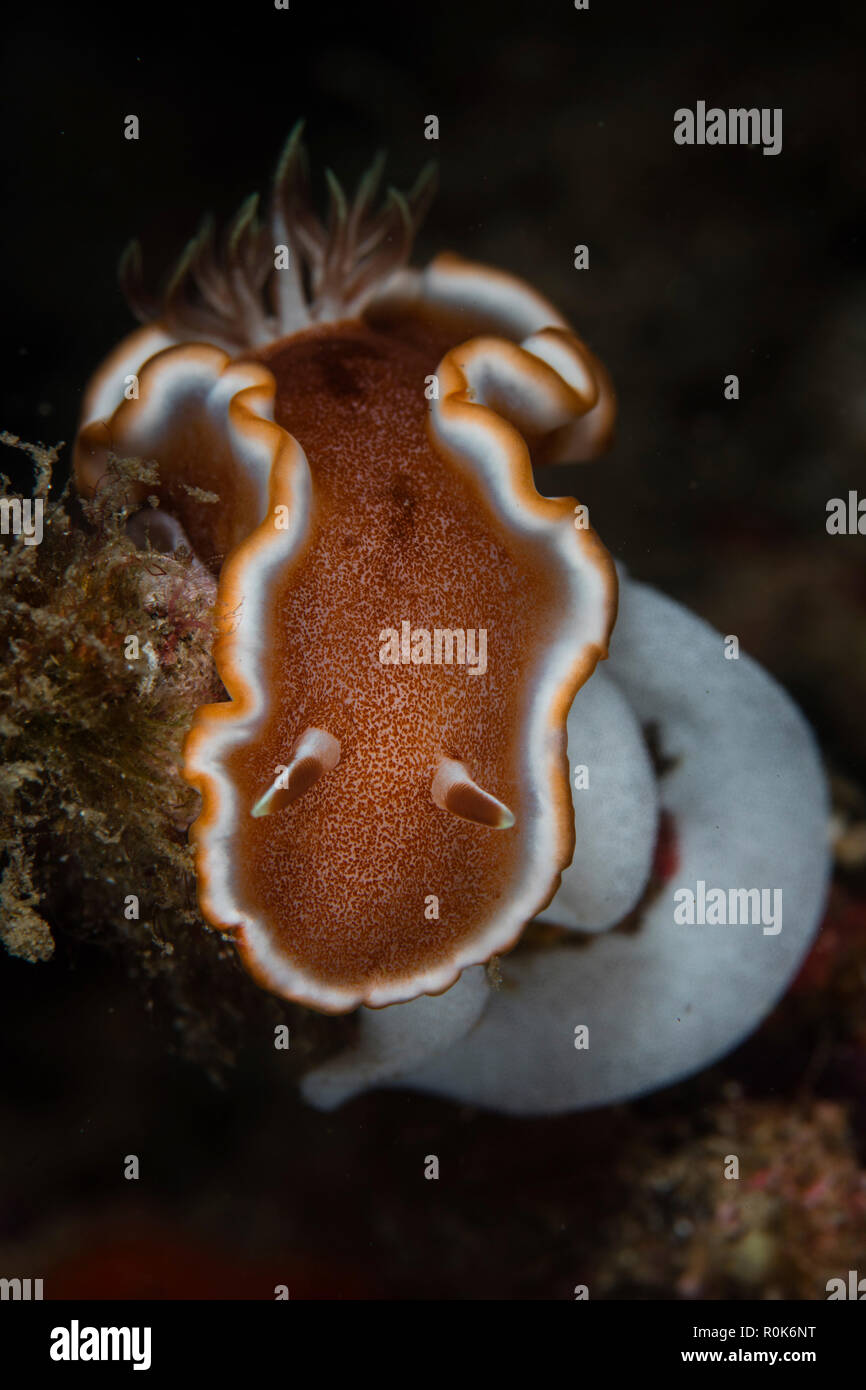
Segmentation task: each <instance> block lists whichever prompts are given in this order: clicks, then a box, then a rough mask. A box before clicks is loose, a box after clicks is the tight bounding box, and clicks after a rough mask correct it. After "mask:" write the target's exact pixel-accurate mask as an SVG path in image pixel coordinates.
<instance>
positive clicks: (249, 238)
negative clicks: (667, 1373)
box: [75, 132, 829, 1115]
mask: <svg viewBox="0 0 866 1390" xmlns="http://www.w3.org/2000/svg"><path fill="white" fill-rule="evenodd" d="M380 174H381V163H380V162H379V163H377V165H376V166H374V169H373V170H372V171H371V173H370V174H369V175H368V176H367V177H366V178H365V179H364V180H362V183H361V185H360V188H359V190H358V193H357V196H356V198H355V199H354V201H353V202H352V203H351V204H349V203H348V202H347V201H346V199H345V197H344V195H343V193H342V191H341V189H340V187H339V185H338V184H337V183H336V182H335V180H334V179H333V178H330V177H329V188H330V212H329V217H328V221H327V225H322V223H320V222H319V220H318V219H317V218H316V217H315V215H314V214H313V212H312V210H311V203H310V197H309V182H308V175H307V168H306V159H305V155H304V152H303V148H302V146H301V143H300V136H299V133H298V132H295V134H294V135H293V136H292V138H291V139H290V141H289V144H288V146H287V148H286V151H285V153H284V155H283V158H282V160H281V162H280V166H279V169H278V172H277V178H276V181H275V185H274V191H273V196H272V200H271V204H270V208H269V211H268V214H267V217H266V218H265V219H264V221H260V220H259V216H258V213H257V209H256V205H255V203H254V202H253V201H250V202H249V203H247V204H245V205H244V207H243V208H242V209H241V212H240V213H239V215H238V217H237V219H236V220H235V222H234V224H233V226H232V228H231V230H230V233H229V236H228V238H227V239H226V241H225V242H224V243H221V244H218V243H217V241H216V239H215V237H214V233H213V228H212V226H211V224H210V223H206V224H205V226H204V227H203V229H202V231H201V232H200V233H199V235H198V236H197V237H196V238H195V239H194V240H193V242H192V243H191V244H190V246H189V248H188V250H187V252H186V254H185V256H184V257H183V258H182V260H181V262H180V265H179V266H178V268H177V271H176V272H175V274H174V275H173V277H172V279H171V281H170V284H169V287H168V289H167V291H166V293H165V295H164V296H163V297H162V298H161V299H159V300H157V301H152V300H148V299H147V298H146V296H144V294H143V292H142V288H141V283H140V259H139V256H138V253H137V251H136V250H133V251H131V252H130V253H129V254H128V255H127V257H126V258H125V261H124V264H123V278H124V282H125V285H126V289H127V293H128V295H129V297H130V299H131V301H132V302H133V304H134V305H135V306H136V307H137V310H138V313H139V317H140V318H141V319H142V320H143V326H142V327H141V328H140V329H138V330H137V332H135V333H133V334H132V335H130V337H129V338H127V339H126V340H125V341H124V342H123V343H121V345H120V346H119V347H118V348H117V349H116V350H115V352H114V353H112V354H111V356H110V357H109V358H108V359H107V361H106V362H105V363H104V364H103V366H102V367H101V368H100V369H99V371H98V372H97V373H96V376H95V378H94V380H93V382H92V384H91V386H90V387H89V389H88V391H87V394H86V397H85V402H84V409H83V418H82V427H81V430H80V434H79V438H78V442H77V446H76V455H75V471H76V478H77V482H78V486H79V488H80V489H81V491H82V492H83V493H85V494H92V493H93V492H94V491H95V490H96V489H98V488H99V486H100V483H101V480H102V478H103V476H104V474H105V471H106V469H107V467H108V465H109V460H110V455H111V454H112V453H113V454H115V455H121V456H131V457H142V458H145V459H153V460H155V461H156V462H157V463H158V465H159V478H160V482H159V484H152V483H148V484H147V485H146V486H145V485H143V486H141V487H140V489H139V490H138V491H137V492H133V493H132V495H131V497H130V501H131V503H132V504H133V505H135V504H140V506H141V510H140V511H139V512H138V513H137V514H136V515H135V516H133V518H132V520H131V522H130V534H131V535H132V536H134V537H135V538H136V539H137V540H138V541H142V540H145V539H147V538H149V539H150V541H151V543H152V544H154V545H158V546H161V547H163V548H172V547H176V546H178V545H180V544H185V545H188V546H189V547H190V548H191V549H192V550H193V551H194V553H195V555H196V557H197V560H198V562H199V563H200V564H204V565H208V566H209V567H210V569H211V571H212V572H213V574H214V575H216V576H218V579H217V593H218V600H219V605H220V612H221V614H222V618H221V630H220V634H219V637H218V640H217V643H216V647H215V659H216V662H217V668H218V671H219V673H220V675H221V677H222V680H223V683H224V685H225V688H226V692H227V696H228V698H227V700H226V701H225V702H224V703H222V704H217V705H211V706H208V707H206V708H204V709H201V710H199V711H197V713H196V715H195V718H194V721H193V726H192V729H191V732H190V735H189V737H188V740H187V744H186V752H185V774H186V776H187V777H188V778H189V780H190V781H191V782H192V783H193V784H194V785H195V786H197V787H198V788H199V790H200V791H201V795H202V810H201V814H200V816H199V818H198V820H197V821H196V822H195V824H194V825H193V827H192V836H193V839H194V843H195V850H196V869H197V877H198V889H199V897H200V902H201V906H202V909H203V912H204V915H205V916H206V917H207V919H208V920H209V921H210V922H211V923H212V924H213V925H214V926H216V927H217V928H219V929H221V930H223V931H225V932H227V933H230V934H232V935H233V936H234V939H235V941H236V942H237V945H238V947H239V950H240V951H241V953H242V956H243V958H244V960H245V962H246V964H247V966H248V968H249V969H250V970H251V972H252V973H253V974H254V975H255V976H256V978H258V979H259V980H260V981H261V982H262V983H263V984H264V985H265V986H267V987H268V988H269V989H271V990H273V991H275V992H277V993H279V994H282V995H284V996H286V997H289V998H292V999H296V1000H299V1001H302V1002H303V1003H306V1004H308V1005H310V1006H312V1007H314V1008H317V1009H319V1010H322V1011H325V1012H329V1011H330V1012H337V1011H345V1010H349V1009H352V1008H354V1007H355V1006H356V1005H358V1004H365V1005H369V1006H371V1007H368V1008H362V1009H361V1010H360V1011H359V1017H360V1026H359V1028H358V1030H357V1036H356V1039H355V1041H354V1042H353V1044H352V1046H351V1047H349V1048H348V1049H347V1050H346V1051H344V1052H342V1053H340V1054H338V1055H337V1056H335V1057H332V1058H331V1059H329V1060H328V1061H326V1062H325V1063H323V1064H322V1065H320V1066H318V1067H316V1068H314V1069H313V1070H312V1071H310V1072H309V1073H308V1074H307V1076H306V1077H305V1078H304V1082H303V1093H304V1095H305V1097H306V1098H307V1100H308V1101H310V1102H311V1103H312V1104H314V1105H316V1106H319V1107H321V1108H323V1109H328V1108H332V1107H334V1106H336V1105H339V1104H341V1103H342V1102H343V1101H345V1100H346V1099H348V1098H349V1097H351V1096H353V1095H356V1094H358V1093H360V1092H363V1091H364V1090H366V1089H368V1088H370V1087H376V1086H410V1087H413V1088H415V1089H417V1090H421V1091H427V1092H431V1093H433V1094H439V1095H443V1096H447V1097H451V1098H453V1099H459V1100H463V1101H467V1102H471V1103H475V1104H479V1105H486V1106H490V1107H493V1108H495V1109H497V1110H500V1111H506V1112H510V1113H513V1114H519V1115H532V1114H552V1113H556V1112H558V1111H567V1110H574V1109H579V1108H581V1107H585V1106H594V1105H602V1104H607V1103H610V1102H612V1101H619V1100H625V1099H628V1098H629V1097H632V1096H636V1095H639V1094H641V1093H643V1092H646V1091H650V1090H653V1089H656V1088H658V1087H660V1086H663V1085H666V1084H668V1083H670V1082H673V1081H676V1080H678V1079H680V1078H682V1077H684V1076H687V1075H688V1074H689V1073H690V1072H693V1071H696V1070H698V1069H700V1068H701V1067H704V1066H706V1065H708V1064H709V1063H711V1062H713V1061H715V1060H716V1059H717V1058H719V1057H721V1056H723V1055H724V1054H725V1053H726V1052H727V1051H729V1050H730V1049H731V1048H732V1047H733V1046H735V1045H736V1044H737V1043H738V1042H740V1041H741V1040H742V1039H743V1038H745V1037H746V1036H747V1035H748V1034H749V1033H750V1032H751V1031H752V1030H753V1029H754V1028H755V1027H756V1026H757V1025H758V1024H759V1023H760V1021H761V1019H762V1018H763V1017H764V1016H765V1015H766V1014H767V1013H768V1012H769V1010H770V1009H771V1008H772V1006H773V1004H774V1003H775V1001H776V1000H777V999H778V998H779V997H780V995H781V994H782V993H783V991H784V989H785V988H786V986H787V984H788V982H789V981H790V979H791V978H792V976H793V974H794V973H795V972H796V970H797V968H798V965H799V963H800V962H801V960H802V958H803V956H804V954H805V952H806V950H807V949H808V947H809V945H810V944H811V941H812V939H813V937H814V933H815V931H816V928H817V924H818V922H819V920H820V915H821V909H822V904H823V901H824V896H825V890H826V885H827V878H828V868H829V851H828V834H827V828H828V820H829V813H828V798H827V787H826V779H825V777H824V774H823V770H822V766H821V760H820V756H819V754H818V750H817V747H816V745H815V740H814V738H813V736H812V733H811V731H810V729H809V727H808V725H807V724H806V722H805V720H804V719H803V717H802V716H801V715H800V713H799V711H798V710H797V709H796V708H795V706H794V705H793V703H792V701H791V700H790V698H789V697H788V695H787V694H786V693H785V692H784V691H783V690H782V689H781V688H780V687H779V686H778V685H776V684H775V682H774V681H773V680H772V679H771V678H770V677H769V676H768V675H766V673H764V672H763V671H762V670H761V669H760V667H759V666H757V664H756V663H755V662H753V661H751V660H750V659H749V658H748V657H747V656H745V655H742V656H739V658H738V659H737V660H730V661H729V660H726V659H725V653H724V645H725V644H724V639H723V638H722V636H721V634H719V633H716V632H714V631H713V630H712V629H711V628H710V627H709V626H708V625H707V624H706V623H704V622H702V621H701V620H700V619H698V618H696V617H694V616H692V615H691V614H690V613H688V612H687V611H686V610H685V609H683V608H682V607H680V606H679V605H678V604H675V603H672V602H671V601H670V600H669V599H666V598H664V597H663V596H661V595H659V594H656V593H655V592H654V591H652V590H651V589H647V588H646V587H645V586H643V585H640V584H638V583H636V582H634V581H633V580H632V579H631V578H630V577H629V576H628V574H627V573H626V571H625V570H624V569H621V568H620V570H619V573H618V576H617V571H616V570H615V569H614V567H613V564H612V561H611V560H610V558H609V557H608V555H607V552H606V551H605V550H604V548H603V546H602V545H601V543H600V541H599V540H598V539H597V537H596V536H595V534H594V532H593V531H592V530H590V529H589V528H588V527H586V526H585V525H584V524H583V520H584V518H583V517H579V515H578V514H579V513H580V512H581V511H582V509H580V508H576V507H575V504H574V503H573V501H566V500H563V499H558V500H552V499H549V498H544V497H541V496H540V495H539V493H538V492H537V491H536V490H535V487H534V485H533V481H532V471H531V470H532V465H533V464H535V463H541V462H543V463H556V462H558V461H563V462H565V461H578V460H582V459H588V458H591V457H593V456H594V455H595V454H597V453H598V452H599V451H600V450H601V449H603V448H604V446H605V444H606V443H607V441H608V439H609V437H610V434H611V430H612V425H613V418H614V408H615V402H614V394H613V390H612V387H611V383H610V380H609V378H608V376H607V373H606V372H605V369H604V368H603V366H602V365H601V363H600V362H598V361H597V359H596V358H595V357H594V356H593V354H592V353H591V352H590V350H589V349H588V348H587V347H586V345H585V344H584V343H583V342H582V341H581V340H580V339H579V338H578V337H577V336H576V335H575V334H574V332H573V331H572V329H571V328H570V327H569V325H568V323H567V322H566V321H565V319H563V318H562V317H561V316H560V315H559V313H558V312H557V310H556V309H555V308H554V307H553V306H552V305H551V304H549V303H548V302H547V301H546V300H544V299H543V298H542V297H541V296H540V295H538V294H536V292H535V291H534V290H532V289H531V288H530V287H529V286H527V285H525V284H524V283H522V282H521V281H519V280H517V279H515V278H513V277H512V276H509V275H506V274H504V273H502V272H500V271H494V270H491V269H490V268H488V267H485V266H479V265H474V264H471V263H468V262H466V261H463V260H461V259H460V258H459V257H457V256H454V255H439V256H437V257H436V258H435V259H434V260H433V261H432V262H431V264H430V265H429V266H428V267H427V268H426V269H423V270H416V269H412V268H410V267H409V266H408V264H407V260H408V254H409V249H410V245H411V241H412V237H413V235H414V231H415V229H416V227H417V224H418V221H419V220H420V217H421V216H422V215H423V212H424V210H425V207H426V204H427V201H428V199H429V196H430V191H431V182H430V179H429V177H422V178H421V179H420V180H419V182H418V183H417V184H416V186H415V188H414V189H413V190H412V192H411V193H410V194H409V195H408V196H407V197H405V198H403V197H400V195H398V194H396V193H391V194H390V195H389V197H388V200H387V202H386V204H385V206H384V208H383V209H382V210H381V211H380V212H378V213H375V214H374V213H373V212H372V206H373V200H374V196H375V191H376V187H377V182H378V179H379V176H380ZM154 503H155V504H156V507H155V509H153V504H154ZM576 522H577V523H578V524H575V523H576ZM617 603H618V604H619V616H618V618H617V625H616V629H615V631H614V632H613V635H612V637H611V629H612V625H613V621H614V617H615V615H616V611H617ZM609 640H610V652H609V656H608V643H609ZM605 657H607V658H608V659H607V660H606V661H605V665H604V667H603V668H602V669H601V670H594V668H595V667H596V666H597V663H598V662H599V661H600V660H601V659H602V658H605ZM593 672H594V674H593ZM590 677H591V679H590ZM570 767H571V768H574V769H575V770H576V771H581V772H582V773H584V774H587V775H586V777H585V778H584V779H583V780H581V781H580V782H578V781H577V780H575V789H574V794H573V797H572V795H571V791H570V783H569V768H570ZM701 885H703V887H704V888H709V889H710V890H714V891H715V893H716V894H721V896H722V897H723V898H724V896H725V894H726V893H727V894H729V895H730V894H734V895H736V897H737V900H738V901H739V900H740V898H741V897H742V899H743V900H744V901H748V902H749V903H751V902H752V899H753V897H755V898H756V899H757V901H758V903H759V904H762V903H763V896H762V895H763V894H764V893H767V894H769V895H770V896H771V897H772V898H773V901H774V902H775V895H776V894H778V898H779V904H780V913H779V920H778V923H777V922H776V920H775V917H774V919H773V925H772V927H770V928H767V927H766V926H762V925H760V922H757V923H756V922H751V923H744V922H742V921H739V920H738V921H737V923H736V924H734V923H732V924H730V925H725V924H720V923H718V922H716V921H712V922H711V921H710V920H709V918H708V919H707V921H706V922H705V923H695V924H685V923H683V922H682V921H679V920H678V917H677V912H676V910H675V905H676V902H677V901H678V895H680V894H681V893H682V892H684V891H685V892H686V893H687V894H688V893H690V892H691V890H692V889H694V888H700V886H701ZM782 903H784V926H783V924H782V920H781V904H782ZM761 910H762V911H763V908H762V909H761ZM774 911H775V909H774ZM530 919H533V925H532V928H531V931H530V932H529V933H524V928H525V927H526V925H527V923H528V922H529V920H530ZM522 934H523V935H522ZM521 935H522V939H521V940H520V941H519V944H518V948H517V949H516V950H515V951H513V952H512V953H511V954H509V955H506V956H505V957H504V959H503V960H502V961H501V963H500V965H499V968H498V971H497V972H493V975H491V974H490V973H489V972H488V970H487V969H486V968H485V962H487V961H488V960H490V958H491V957H492V956H494V955H495V956H499V955H501V954H502V953H503V952H506V951H508V949H509V947H511V946H513V945H514V944H515V943H516V942H518V938H521ZM494 977H495V978H494ZM383 1005H390V1007H387V1008H384V1007H380V1006H383ZM578 1035H581V1042H580V1046H578V1041H577V1037H578Z"/></svg>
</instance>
